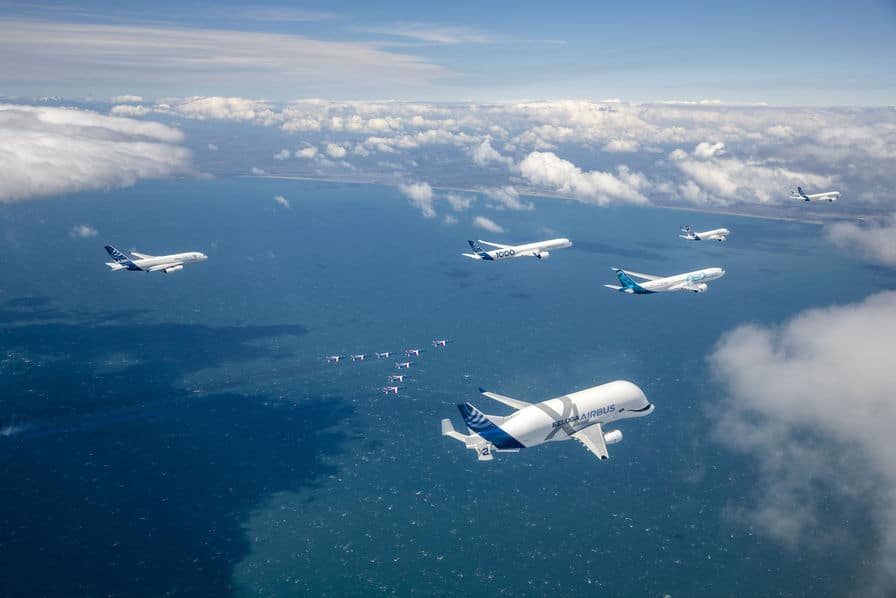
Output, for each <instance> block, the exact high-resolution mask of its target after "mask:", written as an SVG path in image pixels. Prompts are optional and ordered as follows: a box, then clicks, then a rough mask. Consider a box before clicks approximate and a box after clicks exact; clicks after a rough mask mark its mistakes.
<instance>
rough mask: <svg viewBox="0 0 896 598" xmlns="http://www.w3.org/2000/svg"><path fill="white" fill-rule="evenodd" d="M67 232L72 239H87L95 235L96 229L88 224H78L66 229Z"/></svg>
mask: <svg viewBox="0 0 896 598" xmlns="http://www.w3.org/2000/svg"><path fill="white" fill-rule="evenodd" d="M68 234H69V236H70V237H71V238H73V239H89V238H90V237H95V236H96V235H97V231H96V229H95V228H93V227H92V226H90V225H89V224H78V225H77V226H73V227H72V228H71V230H69V231H68Z"/></svg>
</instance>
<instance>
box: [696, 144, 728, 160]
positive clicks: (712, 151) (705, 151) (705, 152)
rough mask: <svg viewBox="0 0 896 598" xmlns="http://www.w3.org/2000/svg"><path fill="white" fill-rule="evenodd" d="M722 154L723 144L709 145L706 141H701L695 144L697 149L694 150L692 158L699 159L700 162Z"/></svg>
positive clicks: (723, 150) (723, 151)
mask: <svg viewBox="0 0 896 598" xmlns="http://www.w3.org/2000/svg"><path fill="white" fill-rule="evenodd" d="M724 153H725V144H724V143H721V142H719V143H709V142H708V141H701V142H700V143H698V144H697V147H695V148H694V157H696V158H700V159H701V160H706V159H709V158H712V157H713V156H718V155H721V154H724Z"/></svg>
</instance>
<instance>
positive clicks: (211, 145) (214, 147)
mask: <svg viewBox="0 0 896 598" xmlns="http://www.w3.org/2000/svg"><path fill="white" fill-rule="evenodd" d="M206 147H208V151H210V152H216V151H218V146H217V145H215V144H214V143H209V144H208V145H207V146H206Z"/></svg>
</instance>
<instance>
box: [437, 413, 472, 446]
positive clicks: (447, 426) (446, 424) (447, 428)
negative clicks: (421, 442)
mask: <svg viewBox="0 0 896 598" xmlns="http://www.w3.org/2000/svg"><path fill="white" fill-rule="evenodd" d="M442 436H447V437H449V438H454V439H455V440H460V441H461V442H463V443H464V444H466V443H467V439H468V438H469V436H468V435H466V434H461V433H460V432H458V431H457V430H455V429H454V425H453V424H452V423H451V420H450V419H443V420H442Z"/></svg>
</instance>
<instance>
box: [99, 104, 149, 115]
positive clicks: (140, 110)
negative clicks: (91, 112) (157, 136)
mask: <svg viewBox="0 0 896 598" xmlns="http://www.w3.org/2000/svg"><path fill="white" fill-rule="evenodd" d="M153 112H155V111H154V110H153V109H152V108H147V107H146V106H143V105H140V104H138V105H136V106H134V105H132V104H119V105H117V106H112V109H111V110H109V114H114V115H115V116H146V115H147V114H152V113H153Z"/></svg>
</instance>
